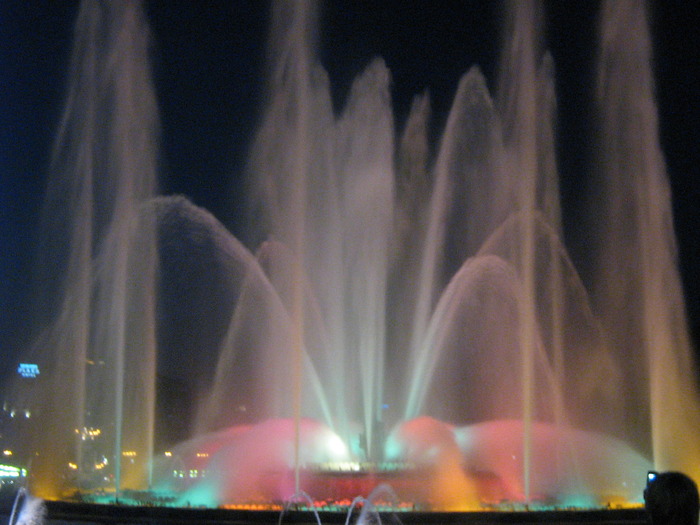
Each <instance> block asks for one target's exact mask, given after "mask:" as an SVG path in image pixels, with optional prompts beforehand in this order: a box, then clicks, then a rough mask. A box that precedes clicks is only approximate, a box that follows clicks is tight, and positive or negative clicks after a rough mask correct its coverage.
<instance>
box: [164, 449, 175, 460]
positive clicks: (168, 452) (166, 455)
mask: <svg viewBox="0 0 700 525" xmlns="http://www.w3.org/2000/svg"><path fill="white" fill-rule="evenodd" d="M163 455H164V456H165V457H167V458H169V457H171V456H172V455H173V453H172V452H170V451H169V450H166V451H165V452H163Z"/></svg>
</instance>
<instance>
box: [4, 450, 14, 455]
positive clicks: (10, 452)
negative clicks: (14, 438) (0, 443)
mask: <svg viewBox="0 0 700 525" xmlns="http://www.w3.org/2000/svg"><path fill="white" fill-rule="evenodd" d="M2 454H3V456H11V455H12V451H11V450H10V449H5V450H3V451H2Z"/></svg>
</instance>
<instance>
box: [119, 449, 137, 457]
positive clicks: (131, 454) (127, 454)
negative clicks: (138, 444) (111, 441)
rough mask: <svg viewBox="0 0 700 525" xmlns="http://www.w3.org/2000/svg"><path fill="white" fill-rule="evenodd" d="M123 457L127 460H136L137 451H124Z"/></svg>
mask: <svg viewBox="0 0 700 525" xmlns="http://www.w3.org/2000/svg"><path fill="white" fill-rule="evenodd" d="M122 456H124V457H125V458H135V457H136V451H134V450H124V451H122Z"/></svg>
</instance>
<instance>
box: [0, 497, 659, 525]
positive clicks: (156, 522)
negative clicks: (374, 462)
mask: <svg viewBox="0 0 700 525" xmlns="http://www.w3.org/2000/svg"><path fill="white" fill-rule="evenodd" d="M46 510H47V516H46V521H47V522H48V523H47V525H68V524H76V525H112V524H120V525H278V524H279V523H280V511H273V510H261V511H248V510H226V509H191V508H171V507H132V506H126V505H102V504H92V503H70V502H63V501H47V502H46ZM9 515H10V509H7V510H6V509H5V508H3V509H1V510H0V525H8V522H9ZM358 516H359V512H355V513H354V515H353V516H352V518H351V520H350V523H353V524H354V523H355V522H356V520H357V517H358ZM379 518H380V519H381V523H382V524H398V523H400V524H403V525H419V524H420V525H461V524H465V525H481V524H484V525H486V524H522V525H527V524H537V523H547V524H558V525H567V524H586V523H591V524H601V525H647V520H646V515H645V513H644V510H643V509H612V510H552V511H549V510H548V511H517V512H505V511H493V512H399V513H396V514H394V513H388V512H380V513H379ZM318 519H319V520H320V522H321V524H322V525H327V524H334V525H335V524H340V525H344V524H345V523H346V519H347V514H346V513H344V512H328V511H321V512H318ZM281 523H282V524H294V525H317V518H316V514H315V513H313V512H311V511H296V510H295V511H286V512H285V513H284V515H283V516H282V519H281ZM375 523H376V521H375ZM13 525H14V524H13ZM32 525H34V524H32ZM36 525H38V524H36Z"/></svg>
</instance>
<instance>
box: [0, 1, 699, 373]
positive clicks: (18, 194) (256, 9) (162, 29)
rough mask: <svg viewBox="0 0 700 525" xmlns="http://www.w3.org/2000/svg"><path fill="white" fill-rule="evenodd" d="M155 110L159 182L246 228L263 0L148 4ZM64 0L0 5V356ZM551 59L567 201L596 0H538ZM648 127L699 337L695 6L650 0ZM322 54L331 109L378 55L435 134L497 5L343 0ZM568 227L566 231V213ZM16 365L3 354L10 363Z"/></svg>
mask: <svg viewBox="0 0 700 525" xmlns="http://www.w3.org/2000/svg"><path fill="white" fill-rule="evenodd" d="M145 5H146V9H147V14H148V17H149V20H150V23H151V26H152V30H153V39H154V46H153V68H154V73H155V77H156V88H157V91H158V93H157V96H158V99H159V105H160V112H161V119H162V130H163V132H162V147H163V150H162V153H161V162H162V174H161V187H162V191H163V192H164V193H185V194H187V195H188V196H190V198H191V199H192V200H193V201H194V202H195V203H197V204H199V205H202V206H204V207H206V208H208V209H209V210H210V211H212V212H213V213H214V214H215V215H216V216H217V217H218V218H219V219H220V220H221V221H222V222H224V223H225V224H227V225H228V226H229V227H230V228H231V229H232V230H233V231H234V233H235V234H237V235H238V236H239V237H242V238H244V239H245V214H244V207H243V205H242V203H243V200H244V199H243V197H242V195H241V192H242V185H241V183H240V181H241V177H240V173H241V171H242V168H243V166H244V163H245V159H246V151H247V147H248V145H249V141H250V138H251V136H252V133H253V130H254V129H255V124H256V119H257V118H258V116H259V114H260V109H261V108H260V106H261V102H262V93H263V86H264V82H263V75H262V74H263V71H264V60H265V53H266V47H265V46H266V44H265V42H266V34H267V31H268V18H269V6H268V4H267V2H264V1H262V0H249V1H213V0H199V1H184V0H159V1H148V2H146V4H145ZM77 6H78V4H77V2H74V1H60V2H59V1H55V0H3V1H2V2H0V283H1V284H0V315H1V316H2V318H0V356H3V357H4V359H3V361H5V362H6V363H8V362H9V361H11V359H7V358H8V357H10V356H13V355H14V352H15V351H16V350H17V349H18V348H20V347H21V346H22V345H23V344H26V342H27V338H28V334H29V333H30V332H29V319H30V318H31V302H30V300H29V291H30V289H31V285H32V273H31V268H32V261H33V260H34V257H35V255H36V254H35V253H34V248H33V247H34V245H35V243H36V238H37V219H38V214H39V205H40V201H41V195H42V193H43V190H44V185H45V180H46V174H47V169H48V162H49V161H48V156H49V151H50V147H51V141H52V137H53V135H54V132H55V130H56V127H57V121H58V118H59V115H60V111H61V102H62V100H63V97H64V93H65V88H66V80H67V79H66V70H67V64H68V60H69V52H70V44H71V35H72V29H73V22H74V18H75V15H76V13H77ZM546 6H547V15H546V21H547V27H548V29H547V34H546V39H547V44H546V45H547V47H548V48H549V49H550V50H551V52H552V54H553V56H554V60H555V64H556V69H557V88H558V93H557V95H558V100H559V111H560V116H559V142H560V146H559V159H558V161H559V166H560V170H561V172H562V174H563V175H562V200H563V204H564V206H565V207H566V206H567V205H573V204H575V203H576V202H577V197H578V193H577V190H578V186H577V183H576V180H577V178H576V177H577V175H578V174H579V172H580V171H581V169H582V164H581V156H582V154H583V151H582V148H581V137H583V136H585V132H586V131H585V130H586V129H587V124H588V123H589V122H588V117H589V115H590V112H589V111H588V110H590V107H589V106H588V104H589V103H590V101H589V99H588V97H589V96H590V93H589V91H588V90H589V89H590V87H591V85H592V73H591V68H592V64H593V59H594V53H595V52H594V47H593V45H594V41H595V21H596V8H597V3H596V2H591V1H586V2H580V1H567V2H547V3H546ZM651 12H652V30H653V37H654V52H655V64H654V65H655V73H656V77H657V90H658V100H659V105H660V114H661V120H660V126H661V127H660V132H661V140H662V148H663V150H664V152H665V154H666V159H667V164H668V170H669V173H670V176H671V182H672V191H673V196H674V213H675V218H676V228H677V234H678V238H679V245H680V264H681V268H682V271H683V279H684V283H685V289H686V295H687V304H688V309H689V318H690V321H691V326H692V329H693V332H694V337H695V340H696V341H698V340H700V282H698V280H697V279H696V274H697V271H698V268H700V266H699V263H700V243H699V241H698V239H699V236H698V233H697V227H698V225H700V206H699V205H698V203H699V202H700V173H699V170H698V164H699V162H700V158H699V157H700V144H699V143H698V138H700V132H699V131H698V127H699V126H700V113H699V112H700V109H699V106H700V104H699V103H698V102H699V101H700V89H699V88H698V80H699V79H698V74H697V71H698V67H699V66H698V64H700V56H699V54H700V38H698V34H699V33H700V31H698V29H697V28H698V27H700V16H699V15H698V9H697V8H695V7H694V6H693V2H687V1H685V2H681V1H672V2H658V3H654V4H653V5H652V9H651ZM320 25H321V30H320V54H321V59H322V61H323V63H324V66H325V67H326V69H327V70H328V71H329V75H330V78H331V82H332V84H333V96H334V102H335V104H336V106H337V107H338V108H340V107H341V106H342V101H343V98H344V96H345V94H346V93H347V90H348V87H349V84H350V82H351V80H352V78H353V77H354V76H355V75H357V74H358V73H359V72H360V71H361V70H362V69H363V68H364V67H365V66H366V65H367V64H368V62H369V61H370V60H371V58H372V57H374V56H376V55H380V56H382V57H383V58H384V59H385V60H386V62H387V65H388V67H389V69H390V70H391V71H392V78H393V87H392V96H393V98H394V104H395V112H396V115H397V121H398V124H399V125H400V124H401V122H402V121H403V119H404V117H405V115H406V113H407V111H408V108H409V106H410V101H411V98H412V97H413V96H414V95H416V94H419V93H421V92H423V91H424V90H425V89H429V90H430V93H431V95H432V99H433V108H434V113H435V121H436V125H435V135H436V137H437V136H438V132H439V129H440V127H441V123H442V122H444V120H445V118H446V112H447V110H448V109H449V105H450V103H451V100H452V97H453V95H454V91H455V89H456V87H457V82H458V80H459V77H460V76H461V75H462V74H463V73H464V72H466V71H467V70H468V69H469V67H470V66H472V65H473V64H479V65H480V66H481V68H482V70H483V72H484V73H485V75H486V77H487V79H488V81H489V84H490V86H491V87H493V85H494V83H495V82H494V81H495V76H496V74H495V73H496V67H497V59H498V55H499V50H500V47H501V46H500V31H501V26H502V24H501V11H500V4H499V3H497V2H487V1H479V2H471V1H467V0H459V1H450V2H441V1H429V0H426V1H424V2H415V1H405V0H403V1H402V0H392V1H387V0H381V1H370V0H352V1H351V0H347V1H333V2H329V3H328V4H327V5H325V7H323V8H322V9H321V14H320ZM567 228H569V229H571V228H575V224H574V221H571V220H570V221H569V223H567ZM12 366H14V365H12Z"/></svg>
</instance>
